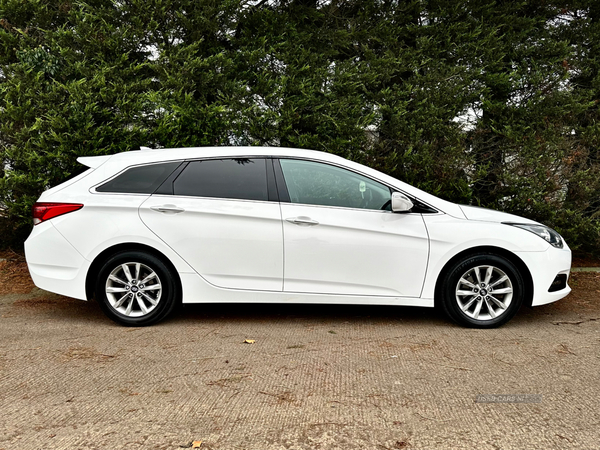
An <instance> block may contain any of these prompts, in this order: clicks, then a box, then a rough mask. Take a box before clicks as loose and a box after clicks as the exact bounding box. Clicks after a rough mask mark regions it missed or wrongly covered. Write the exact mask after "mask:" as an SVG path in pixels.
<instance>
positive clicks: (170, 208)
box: [150, 205, 185, 214]
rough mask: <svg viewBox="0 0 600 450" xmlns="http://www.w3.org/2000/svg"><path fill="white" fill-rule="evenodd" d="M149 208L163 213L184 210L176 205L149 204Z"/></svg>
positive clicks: (176, 212)
mask: <svg viewBox="0 0 600 450" xmlns="http://www.w3.org/2000/svg"><path fill="white" fill-rule="evenodd" d="M150 209H151V210H153V211H157V212H160V213H163V214H179V213H182V212H184V211H185V209H183V208H180V207H178V206H176V205H160V206H151V207H150Z"/></svg>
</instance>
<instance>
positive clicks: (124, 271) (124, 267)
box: [121, 264, 133, 283]
mask: <svg viewBox="0 0 600 450" xmlns="http://www.w3.org/2000/svg"><path fill="white" fill-rule="evenodd" d="M121 268H122V269H123V273H124V274H125V276H126V277H127V281H129V282H130V283H131V282H132V281H133V277H132V276H131V271H130V270H129V266H128V265H127V264H121Z"/></svg>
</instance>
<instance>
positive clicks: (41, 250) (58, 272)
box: [25, 221, 91, 300]
mask: <svg viewBox="0 0 600 450" xmlns="http://www.w3.org/2000/svg"><path fill="white" fill-rule="evenodd" d="M25 257H26V259H27V266H28V268H29V273H30V274H31V278H32V280H33V282H34V283H35V285H36V286H37V287H39V288H40V289H44V290H45V291H50V292H55V293H57V294H61V295H66V296H68V297H73V298H78V299H81V300H86V293H85V278H86V274H87V272H88V269H89V267H90V264H91V263H90V262H89V261H87V260H86V259H85V258H84V257H83V256H81V254H80V253H79V252H78V251H77V250H76V249H75V248H74V247H73V246H72V245H71V244H70V243H69V241H67V240H66V239H65V238H64V237H63V236H62V234H60V233H59V232H58V230H57V229H56V228H55V227H54V225H53V224H52V222H51V221H47V222H44V223H41V224H39V225H36V226H35V227H33V230H32V231H31V234H30V235H29V237H28V238H27V240H26V241H25Z"/></svg>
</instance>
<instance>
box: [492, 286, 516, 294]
mask: <svg viewBox="0 0 600 450" xmlns="http://www.w3.org/2000/svg"><path fill="white" fill-rule="evenodd" d="M512 291H513V290H512V288H511V287H505V288H500V289H494V294H511V293H512Z"/></svg>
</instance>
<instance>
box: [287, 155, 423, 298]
mask: <svg viewBox="0 0 600 450" xmlns="http://www.w3.org/2000/svg"><path fill="white" fill-rule="evenodd" d="M279 162H280V164H281V169H282V173H283V178H284V180H285V186H286V188H287V191H288V193H289V197H290V202H289V203H287V202H282V203H281V213H282V219H283V231H284V267H285V276H284V291H285V292H306V293H308V292H310V293H321V294H349V295H375V296H398V297H419V296H420V295H421V289H422V287H423V281H424V278H425V271H426V269H427V258H428V252H429V241H428V236H427V231H426V228H425V224H424V221H423V217H422V216H421V214H418V213H407V214H397V213H393V212H391V210H390V199H391V190H390V189H389V188H388V187H387V186H385V185H383V184H381V183H379V182H377V181H375V180H372V179H370V178H368V177H365V176H363V175H360V174H357V173H355V172H352V171H349V170H346V169H344V168H340V167H337V166H333V165H329V164H325V163H321V162H314V161H306V160H294V159H281V160H279Z"/></svg>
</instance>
